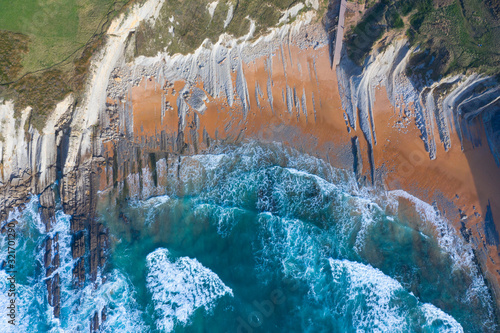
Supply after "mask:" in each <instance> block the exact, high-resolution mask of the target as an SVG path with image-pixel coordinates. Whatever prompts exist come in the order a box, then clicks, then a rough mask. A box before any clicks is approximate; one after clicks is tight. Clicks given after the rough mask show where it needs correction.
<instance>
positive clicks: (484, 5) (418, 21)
mask: <svg viewBox="0 0 500 333" xmlns="http://www.w3.org/2000/svg"><path fill="white" fill-rule="evenodd" d="M499 8H500V5H499V4H498V1H493V0H487V1H481V0H382V1H378V2H377V3H375V4H373V6H372V7H371V8H369V9H367V10H366V12H365V13H364V16H363V19H362V20H361V21H360V22H359V23H358V24H357V26H355V27H353V29H351V31H350V33H349V34H348V35H347V36H346V48H347V52H348V55H349V57H350V58H351V59H352V60H353V61H354V62H355V63H357V64H358V65H362V64H363V62H364V60H365V59H366V56H367V55H368V54H369V53H370V52H371V51H372V49H373V47H374V45H375V44H376V43H377V41H378V40H379V39H380V38H381V37H382V36H383V35H384V34H385V33H386V32H388V31H390V30H394V29H402V28H405V29H406V35H407V36H408V38H409V40H410V43H412V44H413V45H419V46H420V49H419V52H417V53H416V54H415V55H413V56H412V59H411V62H410V67H409V72H410V74H412V75H419V76H421V77H422V78H430V79H433V80H437V79H439V78H440V77H441V76H442V75H449V74H453V73H461V72H466V71H467V70H475V71H479V72H482V73H485V74H489V75H496V74H498V73H499V72H500V47H499V45H500V18H499V16H498V12H499ZM405 22H407V23H406V24H405Z"/></svg>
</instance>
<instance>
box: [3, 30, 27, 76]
mask: <svg viewBox="0 0 500 333" xmlns="http://www.w3.org/2000/svg"><path fill="white" fill-rule="evenodd" d="M26 52H28V37H27V36H26V35H23V34H19V33H13V32H10V31H0V82H2V81H9V80H11V79H12V78H15V77H16V76H17V75H18V74H19V72H20V71H21V70H22V68H23V66H22V64H21V61H22V56H23V54H25V53H26Z"/></svg>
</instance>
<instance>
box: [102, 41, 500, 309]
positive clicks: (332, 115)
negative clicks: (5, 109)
mask: <svg viewBox="0 0 500 333" xmlns="http://www.w3.org/2000/svg"><path fill="white" fill-rule="evenodd" d="M238 70H240V71H242V72H243V76H244V82H245V88H246V89H247V91H246V93H245V94H244V95H245V96H246V97H245V98H246V100H245V101H243V102H242V101H241V99H240V98H239V97H238V96H237V94H236V92H237V91H235V97H234V98H235V102H234V103H233V104H232V105H229V104H230V103H228V100H227V99H226V96H225V95H224V94H222V95H221V96H220V97H212V96H211V95H210V94H209V93H208V91H207V90H206V89H205V88H206V86H205V82H203V81H202V80H201V79H200V78H198V79H197V80H196V81H195V82H194V83H191V84H189V82H186V81H185V80H182V79H178V80H175V81H173V82H171V81H169V80H166V79H159V77H157V76H146V77H144V76H143V77H142V79H141V80H140V82H139V84H137V85H135V86H133V87H132V88H131V89H130V90H129V92H128V93H127V95H126V96H127V97H126V102H119V101H117V100H113V99H112V98H110V96H108V104H111V105H114V107H115V108H118V109H120V107H121V106H120V105H125V104H127V105H128V107H127V112H129V113H130V115H131V117H132V119H133V121H132V122H133V125H132V126H131V128H130V129H129V134H128V135H129V136H130V139H128V143H127V146H128V147H133V146H135V147H143V148H142V149H145V150H147V153H154V154H157V153H160V152H162V151H164V152H170V153H174V154H196V153H198V152H202V151H203V150H205V149H206V148H208V147H209V146H210V144H211V143H213V142H218V141H220V140H225V141H239V140H242V139H243V138H250V139H256V140H261V141H279V142H282V143H284V144H286V145H289V146H290V147H292V148H295V149H297V150H299V151H303V152H307V153H309V154H311V155H313V156H316V157H320V158H322V159H324V160H326V161H328V162H329V163H330V164H331V165H332V166H333V167H336V168H341V169H350V170H353V169H354V168H355V167H354V163H355V157H353V153H352V150H353V142H354V141H353V140H357V142H358V145H357V149H358V150H359V152H358V154H359V156H360V161H358V163H359V162H361V163H359V164H360V166H362V168H361V169H360V170H361V171H360V172H359V175H358V179H360V181H361V182H362V183H364V184H366V185H369V186H371V185H375V187H384V188H385V189H386V190H388V191H391V190H397V189H402V190H404V191H406V192H408V193H409V194H411V195H413V196H415V197H416V198H419V199H420V200H424V201H425V202H427V203H428V204H431V205H432V204H434V206H435V207H437V208H438V209H439V210H440V211H441V212H442V213H443V214H444V216H445V217H446V218H447V220H448V221H450V223H451V224H452V227H453V228H454V229H455V230H456V232H457V234H458V235H459V236H460V235H461V237H464V234H467V235H468V237H467V238H468V241H470V242H472V244H473V246H474V247H475V248H476V252H477V253H478V258H479V259H480V261H481V262H482V266H483V268H484V267H486V270H485V276H487V278H488V279H489V280H490V281H491V282H492V285H493V286H494V288H493V289H494V291H495V294H496V295H500V288H499V286H500V275H499V274H498V273H497V270H500V257H499V256H498V253H497V251H496V250H495V249H496V245H495V244H487V243H486V242H485V240H484V232H482V230H480V229H481V224H482V223H484V222H483V221H484V216H485V215H486V213H487V207H486V204H487V202H485V200H486V199H485V198H490V202H491V199H492V198H491V196H492V195H493V194H496V193H498V190H496V189H498V188H500V186H498V187H495V185H496V183H498V182H499V181H500V170H499V169H498V168H496V169H495V167H496V165H495V164H494V159H493V156H492V155H491V153H490V152H489V148H488V147H487V145H485V143H486V140H484V139H483V146H481V147H476V148H475V149H471V147H468V146H467V145H466V146H465V151H464V152H462V150H461V145H460V140H459V138H458V134H457V133H456V132H452V135H451V148H450V149H449V150H448V151H445V150H444V148H443V145H442V144H441V143H440V141H439V137H438V134H437V133H436V134H434V131H431V133H432V134H431V135H433V136H435V138H434V139H435V141H436V146H437V147H436V158H435V159H432V160H431V159H430V158H429V153H428V152H427V151H426V149H425V145H424V142H423V141H422V139H421V132H420V130H419V128H418V127H417V125H418V124H417V123H416V122H415V119H414V118H413V116H410V117H406V116H405V115H404V112H402V111H400V110H399V109H396V108H395V107H394V106H393V105H392V104H391V102H390V100H389V98H388V97H387V93H386V89H385V87H384V86H383V85H379V86H377V88H376V89H375V101H374V104H373V110H372V114H373V116H372V117H373V119H372V121H373V128H374V129H375V131H374V135H376V138H377V144H374V145H373V146H371V145H370V144H369V142H368V141H367V139H366V138H365V135H364V133H363V131H362V130H361V128H360V126H358V127H357V128H356V129H353V128H352V127H350V124H349V123H348V121H347V115H346V113H345V111H344V109H343V107H342V102H341V98H340V93H339V90H338V87H339V85H338V82H337V74H336V71H335V69H332V68H331V67H330V54H329V52H328V47H327V46H320V47H318V48H311V47H308V48H302V47H299V46H297V45H294V44H284V43H282V44H281V46H280V47H278V48H276V49H275V50H274V51H273V52H271V53H270V54H268V55H262V56H260V57H256V58H255V59H253V60H252V61H249V62H243V63H242V66H241V69H239V68H238ZM238 70H236V71H233V72H232V74H231V80H232V81H233V83H234V85H233V87H236V90H237V89H238V82H237V81H238V80H241V77H239V76H238V75H240V72H238ZM167 86H168V87H167ZM195 90H198V92H199V91H202V92H203V93H202V94H204V95H205V98H204V99H202V102H201V103H202V104H203V105H204V107H202V108H201V109H200V110H196V109H195V108H193V107H191V106H190V105H189V103H192V104H195V103H193V102H192V101H191V100H190V98H191V96H193V92H194V91H195ZM173 92H175V94H173ZM186 92H187V93H186ZM180 94H185V95H186V96H185V97H186V98H182V97H179V96H180ZM194 94H195V95H196V93H194ZM190 101H191V102H190ZM195 102H196V101H195ZM162 103H166V105H167V106H165V105H162ZM183 103H186V104H185V105H184V106H183ZM198 105H200V104H199V103H198ZM179 107H181V108H183V107H184V108H185V109H187V110H185V109H184V110H185V113H182V112H180V111H179ZM432 126H435V124H432ZM483 133H484V131H483ZM356 138H357V139H356ZM107 147H108V148H105V151H106V156H107V159H108V160H109V159H111V158H114V157H113V156H114V154H115V151H112V150H111V149H110V147H111V146H110V145H109V144H107ZM186 147H187V148H186ZM370 149H371V150H372V151H371V154H372V155H373V161H372V163H373V165H371V161H370V157H369V156H370V151H369V150H370ZM116 153H117V154H118V155H120V157H119V158H118V160H120V163H119V164H120V165H119V169H120V171H119V172H118V174H119V175H121V176H119V177H117V179H123V176H125V175H126V174H130V173H133V172H132V171H133V169H134V167H133V165H136V164H134V162H131V159H130V158H131V157H130V156H128V157H125V155H127V154H128V153H127V154H123V153H122V154H120V153H119V152H116ZM144 153H146V152H144ZM127 163H128V164H129V165H130V166H131V167H124V165H126V164H127ZM146 163H147V161H145V163H142V165H143V166H144V165H146ZM136 167H137V165H136ZM479 167H480V168H479ZM111 169H112V168H110V167H108V169H107V176H106V177H107V178H106V179H105V178H104V176H103V175H101V182H100V186H99V187H100V189H101V190H103V189H105V188H107V187H109V186H110V185H111V183H110V179H111V177H110V176H109V174H111V173H113V171H112V170H111ZM127 170H128V172H126V171H127ZM477 170H488V173H489V174H488V175H490V177H491V175H497V177H496V178H495V177H493V180H492V179H491V178H488V177H484V176H483V175H482V174H479V176H478V171H477ZM372 174H373V179H372ZM495 179H499V181H496V182H495ZM103 182H104V184H103ZM370 184H371V185H370ZM473 207H474V208H473ZM491 208H492V213H493V216H494V217H495V216H500V210H499V207H498V203H496V202H494V203H492V204H491ZM496 228H497V230H498V229H499V228H500V221H499V222H496ZM496 299H497V303H498V302H499V301H500V300H499V297H496Z"/></svg>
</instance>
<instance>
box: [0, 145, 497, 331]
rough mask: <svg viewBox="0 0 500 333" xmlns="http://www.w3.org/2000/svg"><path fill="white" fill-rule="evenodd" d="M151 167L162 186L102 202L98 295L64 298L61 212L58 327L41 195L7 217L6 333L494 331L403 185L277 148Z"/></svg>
mask: <svg viewBox="0 0 500 333" xmlns="http://www.w3.org/2000/svg"><path fill="white" fill-rule="evenodd" d="M159 162H160V161H159ZM163 163H164V161H163ZM179 165H180V166H179ZM157 166H158V170H157V173H158V177H159V178H162V177H163V179H167V180H168V182H167V183H166V185H165V186H163V187H162V188H160V189H154V190H151V189H142V190H141V191H138V192H136V193H133V191H131V192H130V195H131V197H132V198H131V199H128V200H124V201H120V202H118V203H117V201H116V199H115V197H116V196H115V195H114V194H113V193H112V192H106V193H101V194H100V196H101V197H100V205H99V207H98V208H99V214H98V216H99V219H100V220H101V221H102V222H103V223H105V224H106V226H107V227H108V228H109V234H110V250H109V261H108V265H107V267H106V269H105V271H103V272H101V274H100V277H99V278H98V283H97V286H96V287H94V286H93V285H92V284H88V285H86V286H85V288H83V289H82V290H75V289H73V287H72V285H71V268H72V266H73V264H74V262H73V260H72V257H71V250H70V244H71V243H70V241H71V238H70V235H69V222H70V219H71V217H70V216H68V215H64V214H63V213H62V212H61V211H59V212H58V213H57V225H56V228H55V231H54V232H58V233H59V239H60V253H61V263H62V265H61V268H60V274H61V281H62V288H61V290H62V291H61V298H62V310H61V318H60V319H54V318H52V315H51V309H50V307H49V306H48V305H47V301H46V297H47V296H46V291H45V282H44V281H43V276H44V275H43V271H44V270H43V269H42V267H43V265H42V263H43V255H44V253H43V252H44V248H43V246H42V243H43V239H44V238H45V234H44V231H43V230H44V228H43V226H42V225H41V223H40V219H39V215H38V213H37V209H38V200H37V198H32V200H31V202H30V204H29V205H28V206H27V208H26V209H25V210H24V211H23V212H16V213H13V214H11V217H10V219H14V218H16V219H17V220H19V221H20V224H19V226H18V229H19V230H22V231H23V232H22V236H20V237H19V244H18V247H17V253H18V262H22V270H21V272H20V273H19V289H20V292H21V295H20V297H19V299H20V300H21V304H20V309H19V315H20V322H21V324H22V325H20V326H18V327H17V331H19V332H36V331H39V332H44V331H53V332H65V331H68V332H73V331H79V330H81V331H87V332H88V331H89V324H90V323H89V319H88V318H89V317H90V315H91V314H92V313H93V310H94V309H96V308H98V309H102V308H103V307H104V306H106V308H107V311H106V312H107V320H106V322H105V323H104V325H103V326H102V331H103V332H462V331H465V332H493V331H495V330H496V329H497V326H496V321H495V318H494V306H493V301H492V299H491V296H490V293H489V292H488V289H487V288H486V286H485V282H484V279H483V277H482V276H481V274H480V272H479V270H478V268H477V267H476V265H475V264H474V261H473V256H472V250H471V249H470V247H469V245H468V244H466V243H465V242H464V241H463V240H462V239H461V238H459V237H458V236H457V235H456V234H455V232H454V231H453V230H451V229H450V228H449V227H447V222H446V221H445V220H444V219H443V218H442V217H441V216H440V215H439V214H438V213H437V212H436V211H435V210H434V208H433V207H432V206H430V205H428V204H426V203H424V202H422V201H420V200H418V199H416V198H414V197H411V196H410V195H408V194H407V193H405V192H403V191H393V192H389V193H382V192H380V191H375V190H370V189H367V188H359V187H358V185H357V184H356V182H355V181H354V178H353V177H352V175H351V174H349V173H348V172H344V171H340V170H336V169H334V168H332V167H330V166H329V165H328V164H326V163H325V162H323V161H322V160H319V159H316V158H314V157H311V156H308V155H306V154H301V153H298V152H296V151H293V150H290V149H287V148H284V147H283V146H281V145H279V144H267V145H264V144H259V143H256V142H248V143H245V144H242V145H240V146H226V147H222V148H218V149H217V150H216V151H214V152H213V153H211V154H207V155H197V156H192V157H183V158H182V160H181V162H180V164H177V165H176V166H175V167H174V166H170V167H169V166H168V165H166V164H165V163H164V166H166V167H160V166H161V163H158V164H157ZM129 183H132V182H131V181H129ZM143 183H144V184H146V183H148V182H146V181H145V182H143ZM159 183H160V182H159ZM130 187H131V186H130ZM153 192H154V193H156V194H157V195H156V196H153V197H149V194H150V193H153ZM141 193H142V194H141ZM1 241H2V253H1V257H0V259H2V260H4V259H5V258H4V257H5V255H4V254H5V251H4V249H5V246H6V239H5V237H4V236H2V239H1ZM0 274H2V278H3V280H5V277H4V276H5V275H6V273H5V271H3V270H2V271H1V272H0ZM6 289H7V288H6V286H4V287H3V289H2V290H1V292H2V294H1V296H0V297H1V300H2V302H6V301H7V296H6ZM2 320H3V318H2ZM2 327H3V328H6V329H9V326H8V324H6V323H5V322H2Z"/></svg>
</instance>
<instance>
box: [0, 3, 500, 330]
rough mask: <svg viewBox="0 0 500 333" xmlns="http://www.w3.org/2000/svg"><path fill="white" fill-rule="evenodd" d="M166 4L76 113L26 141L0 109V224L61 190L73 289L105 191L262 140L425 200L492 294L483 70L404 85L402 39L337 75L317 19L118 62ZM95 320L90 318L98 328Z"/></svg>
mask: <svg viewBox="0 0 500 333" xmlns="http://www.w3.org/2000/svg"><path fill="white" fill-rule="evenodd" d="M161 5H162V1H156V0H150V1H147V2H146V3H145V4H143V5H142V6H140V7H139V6H137V7H134V9H133V10H132V12H131V13H130V14H129V15H127V16H122V17H121V18H119V19H118V20H116V21H115V22H114V23H113V24H112V26H111V27H110V29H109V31H108V35H109V38H108V41H107V44H106V47H105V48H104V49H103V50H102V52H101V53H100V54H98V55H96V56H95V59H94V62H93V68H92V76H91V78H90V80H89V87H88V91H87V93H86V95H85V97H84V99H83V101H82V102H80V103H79V104H78V105H76V103H75V101H74V98H73V97H72V96H68V97H67V98H66V99H65V100H64V101H63V102H61V103H60V104H58V105H57V107H56V109H55V110H54V112H53V114H52V115H51V116H50V118H49V121H48V122H47V125H46V126H45V128H44V130H43V133H38V132H37V131H36V130H35V129H33V128H29V130H28V131H25V127H26V126H25V124H26V122H27V120H28V119H29V112H30V111H29V109H27V110H25V111H24V112H22V115H21V117H18V118H17V120H16V119H15V118H14V109H13V106H12V104H11V103H10V102H8V101H7V102H4V103H3V104H2V105H0V117H1V126H2V135H3V139H2V140H1V141H0V162H1V163H0V168H1V170H0V171H1V172H2V173H1V175H0V176H1V177H0V188H1V195H0V203H1V206H0V207H1V208H2V214H4V215H3V216H5V214H7V212H8V210H9V209H11V208H13V207H15V206H18V205H20V204H22V203H23V202H24V201H25V200H27V197H28V195H29V194H41V196H40V202H41V206H42V213H43V216H44V220H45V223H46V226H47V229H48V230H50V228H51V222H50V221H51V220H52V219H53V218H54V207H55V201H56V194H57V193H59V192H60V198H61V203H62V205H63V207H64V210H65V212H66V213H67V214H70V215H72V220H71V231H72V233H73V236H72V237H73V242H72V244H73V245H72V253H73V258H74V259H77V261H76V264H75V266H74V268H73V278H74V282H75V284H76V285H83V283H84V282H85V279H86V278H89V277H90V279H95V278H96V276H97V274H98V271H99V267H102V266H103V265H104V264H105V260H106V257H105V249H106V246H107V242H108V236H107V233H106V229H105V226H103V225H102V224H101V223H98V222H97V221H96V220H95V218H94V210H95V206H96V201H97V199H98V197H99V196H100V195H109V196H113V197H116V198H120V197H123V196H126V197H138V198H148V197H151V196H154V195H159V194H163V193H164V189H165V184H166V183H168V181H169V177H173V176H175V174H176V172H175V170H179V168H181V166H182V163H183V159H182V156H183V155H187V154H195V153H203V152H206V151H210V149H211V147H213V146H214V145H218V144H221V143H233V142H240V141H242V140H245V139H257V140H261V141H279V142H282V143H284V144H286V145H289V146H291V147H294V148H296V149H298V150H300V151H304V152H307V153H309V154H310V155H314V156H318V157H320V158H323V159H325V160H327V161H328V162H329V163H330V164H332V165H333V166H335V167H339V168H343V169H350V170H352V171H354V172H355V173H356V178H357V180H358V183H359V184H360V186H368V187H375V188H383V187H385V189H388V190H395V189H404V190H405V191H407V192H409V193H411V194H413V195H415V196H416V197H419V198H421V199H422V200H424V201H426V202H428V203H432V204H433V206H434V208H435V210H436V212H438V213H439V214H442V215H443V216H444V217H445V218H446V221H447V222H448V223H450V225H451V226H452V227H454V228H455V230H456V233H457V234H461V236H463V238H464V239H465V240H466V241H467V242H470V243H471V244H472V245H473V247H474V249H475V250H476V254H477V257H478V258H479V259H480V262H481V265H482V267H483V269H484V271H485V272H486V273H485V274H486V276H487V277H488V278H489V281H490V282H492V286H493V290H497V288H498V286H499V281H500V275H499V273H498V271H497V270H500V266H499V263H500V258H499V257H498V253H497V250H496V247H497V245H498V236H497V233H496V227H495V223H494V220H493V218H495V217H497V216H500V202H499V201H498V198H499V197H500V196H499V193H498V189H500V183H499V182H500V177H499V176H500V173H499V168H498V165H499V163H500V162H499V161H500V155H499V153H500V151H499V150H500V148H499V147H500V125H499V122H500V120H499V119H500V112H499V101H500V90H499V86H498V82H496V81H495V80H494V79H492V78H489V77H484V76H481V75H477V74H471V75H468V76H454V77H449V78H443V79H442V80H441V81H439V82H427V81H426V82H425V83H423V81H420V80H416V79H415V78H412V77H409V76H407V74H406V68H407V66H408V61H409V58H410V56H411V54H412V52H413V51H414V49H412V48H410V47H409V45H408V43H407V41H406V40H405V39H404V38H399V39H397V38H396V39H395V40H394V41H393V42H392V43H391V44H390V45H388V46H387V47H386V48H385V50H383V51H381V52H374V53H373V54H372V55H371V56H370V58H369V59H368V61H366V62H365V65H364V66H363V67H357V66H355V65H354V64H353V63H352V62H350V61H349V59H348V58H347V57H346V55H345V53H342V57H341V59H340V61H339V64H338V66H332V64H335V63H336V62H334V61H333V54H339V53H340V51H338V50H335V48H334V47H333V46H332V45H337V48H338V47H339V43H335V38H332V36H335V35H336V31H335V30H333V31H332V30H331V29H327V31H325V28H324V26H323V25H321V24H319V23H315V22H316V21H317V20H315V17H314V15H315V14H313V12H307V13H305V14H303V15H302V16H301V17H300V18H299V19H297V20H296V21H295V22H294V23H292V24H286V25H284V26H282V27H281V28H279V29H278V28H276V29H274V30H272V31H271V32H270V33H269V34H268V35H267V36H265V37H261V38H259V39H257V40H252V38H251V37H252V36H251V34H249V35H248V36H245V37H243V38H240V39H238V40H235V39H234V38H231V37H230V36H227V35H222V36H221V37H220V38H219V40H218V42H217V43H215V44H211V43H210V42H209V41H206V42H205V43H204V44H203V45H202V46H200V48H199V49H198V50H196V52H195V53H194V54H190V55H186V56H181V55H174V56H172V55H168V54H162V53H160V54H158V55H157V56H156V57H154V58H145V57H139V58H137V59H133V60H132V61H130V62H127V60H126V59H127V57H126V55H127V54H130V53H131V50H132V49H133V47H134V34H133V32H134V29H135V28H136V27H137V26H138V24H139V23H140V22H141V21H142V20H145V19H154V18H155V15H156V14H157V12H158V9H159V8H160V6H161ZM329 15H331V12H330V13H329ZM336 51H337V52H336ZM177 174H178V172H177ZM54 184H55V185H56V186H53V185H54ZM99 190H101V191H102V192H101V194H98V191H99ZM57 242H58V241H57V234H56V235H55V236H54V237H52V238H50V237H49V238H48V239H47V243H46V249H45V251H46V255H45V266H46V270H47V277H50V278H49V279H47V286H48V289H49V303H50V304H51V305H52V306H53V307H54V314H55V316H56V317H57V316H58V315H59V311H60V310H59V305H58V304H59V294H58V293H59V291H58V278H57V273H55V274H54V272H55V271H56V270H57V268H58V265H59V263H58V262H59V260H58V245H57ZM497 295H498V291H497ZM497 299H499V298H498V296H497ZM103 313H105V309H103V308H96V311H95V313H94V315H93V316H92V318H90V320H91V321H92V328H93V329H97V328H98V327H99V324H100V322H101V321H102V320H103V318H105V315H104V316H103V315H102V314H103Z"/></svg>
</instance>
